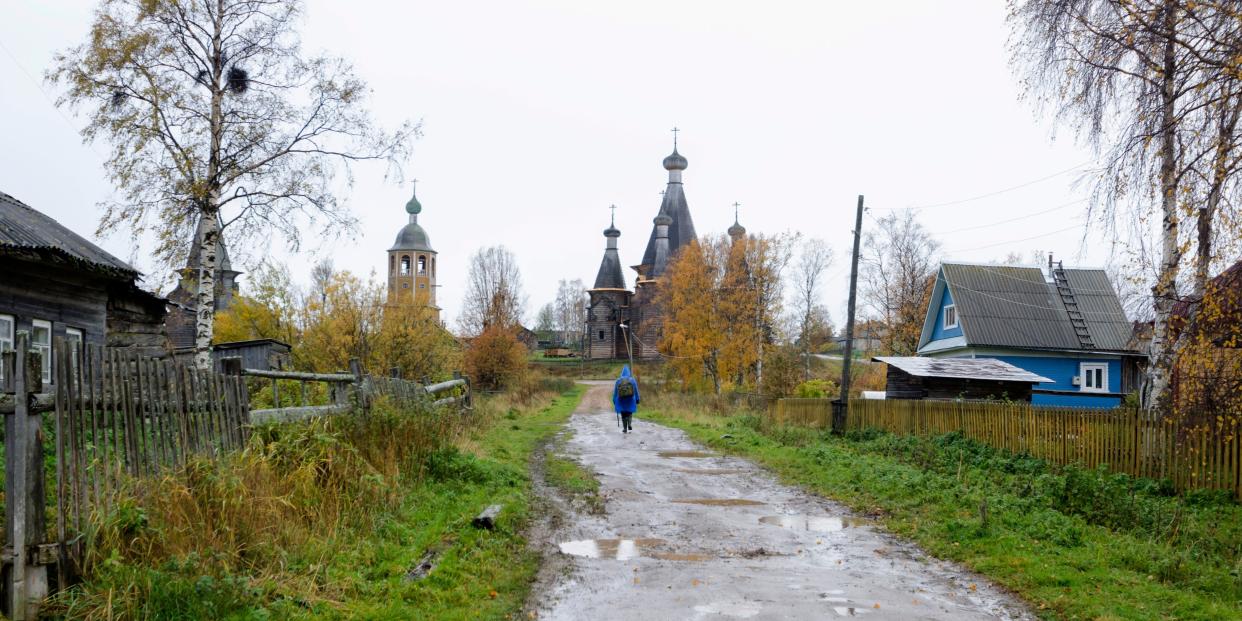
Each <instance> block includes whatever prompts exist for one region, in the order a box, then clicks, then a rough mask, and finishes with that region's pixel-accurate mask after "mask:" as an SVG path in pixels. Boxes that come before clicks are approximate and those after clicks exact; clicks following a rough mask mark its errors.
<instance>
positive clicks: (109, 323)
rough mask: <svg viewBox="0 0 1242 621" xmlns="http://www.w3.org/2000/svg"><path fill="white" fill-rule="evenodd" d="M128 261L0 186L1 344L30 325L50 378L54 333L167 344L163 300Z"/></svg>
mask: <svg viewBox="0 0 1242 621" xmlns="http://www.w3.org/2000/svg"><path fill="white" fill-rule="evenodd" d="M138 277H139V273H138V271H137V270H135V269H134V268H133V267H131V266H130V265H129V264H127V263H125V262H124V261H122V260H120V259H118V258H116V257H114V256H112V255H111V254H109V253H107V252H105V251H104V250H103V249H101V248H100V247H99V246H96V245H95V244H93V243H91V242H89V241H87V240H86V239H85V238H83V237H82V236H80V235H78V234H77V233H74V232H73V231H71V230H69V229H68V228H65V227H64V226H63V225H61V224H60V223H59V222H57V221H55V220H53V219H52V218H50V217H48V216H47V215H45V214H43V213H40V212H39V211H36V210H35V209H34V208H32V207H30V206H29V205H27V204H25V203H23V202H21V201H19V200H17V199H16V198H13V197H12V196H9V195H8V194H5V193H3V192H0V350H8V349H11V348H12V347H13V344H14V341H15V337H16V335H17V333H18V332H28V333H29V334H30V339H31V344H32V346H33V348H34V349H35V350H36V351H39V352H40V353H42V354H43V375H44V380H45V381H49V382H50V381H51V375H52V374H51V369H52V366H51V364H52V360H51V351H52V339H53V338H55V337H65V338H68V339H71V340H76V341H79V342H84V343H98V344H107V345H109V346H112V347H129V348H134V349H136V350H138V351H139V353H142V354H144V355H162V354H164V353H165V352H166V351H167V345H168V342H167V337H166V335H165V332H164V317H165V315H166V314H167V310H166V300H164V299H163V298H161V297H159V296H157V295H154V294H152V293H149V292H147V291H143V290H142V289H141V288H140V287H139V286H138V284H137V280H138Z"/></svg>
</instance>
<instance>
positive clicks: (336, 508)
mask: <svg viewBox="0 0 1242 621" xmlns="http://www.w3.org/2000/svg"><path fill="white" fill-rule="evenodd" d="M468 423H469V415H462V414H460V413H458V412H456V411H450V410H444V409H431V408H429V407H424V408H413V409H410V408H406V409H400V408H397V407H395V406H393V405H392V404H389V403H386V402H384V401H383V400H380V401H379V402H377V403H376V404H375V406H374V408H373V409H372V411H371V412H370V413H369V414H367V415H350V416H335V417H325V418H319V419H314V420H311V421H307V422H302V423H295V424H285V425H276V426H266V427H260V428H257V429H255V430H254V433H253V434H252V436H251V439H250V442H249V444H248V445H247V446H246V448H245V449H244V450H242V451H239V452H236V453H232V454H227V455H224V456H221V457H220V458H218V459H216V460H208V459H202V460H198V461H194V462H191V463H190V464H188V465H187V466H186V467H185V468H182V469H179V470H176V471H172V472H168V473H167V474H165V475H163V476H162V477H160V478H158V479H150V478H147V479H142V480H133V481H130V482H128V484H127V485H125V486H124V487H123V488H122V491H121V493H120V494H119V495H118V497H117V498H115V501H114V502H113V503H112V504H111V507H110V508H109V509H107V510H106V511H103V512H100V513H98V514H96V515H95V516H94V519H93V520H92V529H91V532H90V545H89V546H88V549H89V550H90V552H89V553H88V555H87V558H86V559H85V566H84V568H83V569H84V575H86V576H88V579H87V580H86V581H85V582H84V583H83V584H82V585H80V586H78V587H77V588H75V589H71V590H69V591H66V592H64V593H63V594H62V595H61V596H60V597H59V598H58V600H57V601H56V602H53V606H52V613H53V614H59V615H64V616H68V617H72V618H82V619H114V618H118V619H119V618H155V617H152V610H156V611H158V610H166V611H167V609H161V608H160V607H159V606H160V605H159V604H157V605H155V606H154V607H153V606H152V601H153V600H159V599H160V598H161V597H163V596H168V597H169V598H170V599H171V600H173V601H170V602H169V603H168V605H169V606H174V607H175V606H176V604H177V602H176V601H175V600H176V599H177V597H176V589H175V588H173V587H175V585H171V586H170V584H164V583H166V582H175V580H176V579H177V578H178V576H179V575H189V576H200V577H201V578H200V579H199V580H198V581H197V582H196V584H195V585H191V586H192V588H193V589H198V590H201V588H202V584H201V582H202V581H203V580H206V581H207V583H208V584H209V585H210V587H211V588H213V589H217V590H219V591H220V592H221V595H220V597H222V598H224V599H226V600H228V599H230V598H234V599H235V598H237V597H242V598H245V597H259V598H262V599H268V600H270V599H272V598H273V597H275V598H280V597H288V598H291V599H296V600H297V601H299V602H306V603H308V605H309V603H314V602H316V601H336V600H339V599H340V597H341V595H342V594H341V593H340V592H338V591H337V589H336V588H334V586H333V585H332V583H331V581H330V580H326V579H325V577H324V576H323V575H322V572H321V568H322V567H323V566H325V565H326V560H327V559H328V558H330V556H331V555H332V554H333V550H334V548H333V544H334V541H336V540H337V539H338V538H340V537H341V536H342V535H344V534H345V533H346V532H347V531H348V533H349V534H350V535H351V536H355V537H356V536H357V535H359V534H365V533H367V532H370V531H372V530H373V529H375V528H376V527H377V525H378V524H379V522H380V520H381V518H382V517H383V516H386V515H390V514H392V513H393V512H394V511H396V510H397V508H398V507H399V504H400V502H401V499H402V496H403V490H408V489H409V488H410V487H411V486H412V485H415V484H417V482H418V481H419V480H420V479H421V478H422V477H423V476H424V471H425V465H426V463H427V461H428V459H429V457H430V456H431V455H433V454H434V453H436V452H437V451H440V450H442V449H445V448H446V447H450V446H452V445H453V444H454V443H455V442H457V440H458V438H459V437H460V436H461V435H462V431H463V430H464V429H465V428H466V427H467V425H468ZM292 551H297V552H296V553H293V552H292ZM187 564H189V565H192V567H187ZM183 570H184V571H183ZM170 572H171V573H170ZM236 576H244V577H246V578H244V579H236V578H234V577H236ZM169 589H173V590H171V591H170V590H169ZM265 589H266V590H271V589H276V590H277V591H279V592H278V593H260V592H258V591H262V590H265ZM197 595H202V594H201V593H197ZM226 603H227V602H226ZM199 605H200V606H201V605H204V604H202V603H201V602H200V603H199ZM220 605H221V606H225V605H226V604H220ZM226 607H227V606H226ZM168 612H169V614H175V611H168ZM158 616H161V615H160V614H158V613H157V614H156V617H158ZM208 617H210V615H208Z"/></svg>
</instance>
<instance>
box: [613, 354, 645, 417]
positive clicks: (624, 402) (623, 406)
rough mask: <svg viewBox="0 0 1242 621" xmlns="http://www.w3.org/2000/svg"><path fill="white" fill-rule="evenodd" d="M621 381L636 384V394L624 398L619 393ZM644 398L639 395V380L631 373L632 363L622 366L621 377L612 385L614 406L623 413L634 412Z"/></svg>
mask: <svg viewBox="0 0 1242 621" xmlns="http://www.w3.org/2000/svg"><path fill="white" fill-rule="evenodd" d="M621 382H631V383H633V384H634V396H632V397H625V398H622V397H620V396H618V395H617V387H618V386H620V385H621ZM641 400H642V399H639V397H638V380H636V379H634V376H633V375H631V374H630V365H628V364H627V365H625V366H624V367H621V377H618V378H617V381H616V382H615V383H613V385H612V407H613V408H615V409H616V410H617V412H618V413H621V414H633V413H634V412H635V411H636V410H637V409H638V403H639V401H641Z"/></svg>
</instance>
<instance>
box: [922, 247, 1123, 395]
mask: <svg viewBox="0 0 1242 621" xmlns="http://www.w3.org/2000/svg"><path fill="white" fill-rule="evenodd" d="M1132 334H1133V328H1132V324H1131V323H1130V321H1129V320H1128V319H1126V316H1125V313H1124V312H1123V311H1122V309H1121V302H1120V301H1119V300H1118V299H1117V293H1116V292H1115V291H1114V290H1113V287H1112V283H1110V282H1109V280H1108V276H1107V275H1106V274H1105V273H1104V270H1099V269H1066V268H1064V267H1062V266H1061V265H1060V264H1055V265H1053V264H1051V263H1050V264H1049V268H1048V269H1047V270H1044V269H1041V268H1038V267H1020V266H1003V265H973V264H964V263H942V264H941V265H940V270H939V271H938V272H937V274H936V284H935V288H934V289H933V291H932V295H931V301H930V304H929V305H928V309H927V317H926V319H925V320H924V323H923V332H922V335H921V336H920V338H919V348H918V354H919V355H920V356H932V357H950V358H995V359H998V360H1002V361H1004V362H1007V363H1009V364H1011V365H1013V366H1015V367H1018V368H1020V369H1025V370H1027V371H1030V372H1031V373H1035V374H1037V375H1040V376H1043V377H1044V378H1046V379H1049V380H1051V381H1048V382H1043V383H1039V384H1036V385H1035V386H1034V387H1033V389H1032V395H1031V402H1032V403H1033V404H1035V405H1047V406H1071V407H1093V408H1107V407H1115V406H1117V405H1120V404H1121V400H1122V398H1124V397H1125V396H1126V395H1127V394H1128V393H1130V392H1133V391H1135V390H1137V389H1138V386H1137V383H1138V377H1139V372H1138V368H1139V363H1140V361H1141V360H1142V358H1143V356H1142V354H1141V353H1140V352H1139V351H1138V349H1137V348H1136V347H1135V345H1134V339H1133V338H1132Z"/></svg>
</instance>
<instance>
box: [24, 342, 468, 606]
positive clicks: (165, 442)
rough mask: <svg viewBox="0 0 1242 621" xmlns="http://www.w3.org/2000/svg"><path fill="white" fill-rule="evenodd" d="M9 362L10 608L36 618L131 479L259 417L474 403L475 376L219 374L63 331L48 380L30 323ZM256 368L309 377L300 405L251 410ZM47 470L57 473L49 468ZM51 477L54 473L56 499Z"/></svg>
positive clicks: (210, 453)
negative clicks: (309, 391) (310, 388)
mask: <svg viewBox="0 0 1242 621" xmlns="http://www.w3.org/2000/svg"><path fill="white" fill-rule="evenodd" d="M0 362H2V363H3V364H4V365H5V366H4V370H3V374H2V375H3V377H4V384H3V387H2V388H3V389H2V390H0V413H2V414H5V415H6V416H4V420H5V435H4V447H5V455H4V464H5V487H4V491H5V494H4V501H5V502H4V505H5V506H4V516H5V528H4V539H3V540H0V543H2V544H3V545H4V547H3V552H2V558H0V560H2V562H3V567H4V570H3V572H0V575H2V576H3V579H0V591H2V592H3V595H4V597H3V605H2V606H0V609H2V611H3V612H4V613H5V614H6V615H8V616H9V618H10V619H15V620H16V619H22V620H24V619H29V618H34V617H35V616H36V615H37V607H38V602H39V601H41V600H42V599H43V598H44V597H45V596H46V595H47V594H48V593H49V592H51V591H53V590H55V589H56V588H58V586H59V585H65V584H68V582H69V580H70V578H71V576H73V575H75V574H77V573H78V571H79V569H80V567H81V563H82V558H83V555H84V553H85V545H86V533H87V532H88V531H89V527H90V524H91V522H92V520H93V519H95V518H96V517H98V516H99V515H103V514H106V512H107V511H108V510H109V508H110V507H112V506H114V502H115V500H116V499H117V498H118V496H119V494H120V491H121V488H122V486H123V485H124V484H126V483H127V482H128V481H132V480H134V479H137V478H141V477H146V476H152V475H156V474H158V473H159V472H160V471H161V470H163V469H166V468H175V467H178V466H182V465H184V464H186V462H187V461H189V460H190V459H192V458H194V457H196V456H207V457H215V456H217V455H220V454H221V453H223V452H225V451H231V450H237V449H239V448H241V447H242V446H244V445H245V444H246V441H247V438H248V436H249V430H250V427H251V425H252V424H258V423H262V422H269V421H291V420H298V419H303V418H307V417H311V416H318V415H325V414H339V413H345V412H349V411H352V410H365V409H367V407H369V404H370V401H371V399H372V398H373V397H374V396H376V395H385V396H387V397H388V398H389V399H392V400H394V401H396V402H398V403H406V402H412V401H420V402H425V403H431V404H435V405H450V404H457V405H461V406H463V407H468V406H469V404H470V385H469V382H468V381H467V380H466V379H465V378H462V377H460V376H458V377H456V378H455V379H453V380H450V381H447V382H441V383H439V384H433V385H430V386H426V385H422V384H417V383H415V382H409V381H405V380H401V379H395V378H372V377H370V376H367V375H364V374H363V373H362V371H361V367H360V366H359V365H357V364H356V363H354V364H351V373H349V374H344V373H338V374H314V373H295V372H287V371H263V370H256V369H241V368H233V369H229V370H228V371H227V372H225V373H217V372H213V371H199V370H197V369H194V368H192V367H187V366H185V365H184V364H181V363H179V362H176V361H174V360H170V359H153V358H144V357H139V356H136V355H134V354H132V353H130V352H127V351H125V350H118V349H112V348H105V347H102V346H98V345H93V344H88V345H86V346H85V347H83V346H82V345H80V344H75V343H70V342H66V341H64V340H63V339H60V338H58V339H57V340H56V342H55V344H54V346H53V351H52V364H51V365H50V369H49V371H50V376H51V378H50V379H51V380H52V381H51V385H50V386H45V385H44V384H43V382H42V378H41V376H42V360H41V356H40V355H39V352H38V351H36V350H34V349H33V348H32V347H31V345H30V343H29V338H28V336H27V335H26V334H24V333H23V334H19V336H18V339H17V348H16V351H14V352H9V353H7V354H5V355H4V356H3V357H2V361H0ZM251 377H253V378H263V379H271V380H272V381H273V383H274V384H273V385H275V382H276V381H279V380H285V381H290V380H292V381H297V382H299V383H301V384H302V386H303V389H302V391H301V393H302V395H303V397H302V402H301V405H299V406H297V407H286V408H272V409H266V410H252V409H251V407H250V393H249V391H248V389H247V381H248V378H251ZM306 382H326V383H328V384H329V385H330V387H331V390H330V392H329V394H330V397H329V401H330V403H328V404H327V405H318V406H316V405H307V403H306V400H305V394H306V391H305V383H306ZM45 388H46V389H47V390H45ZM274 401H275V402H276V403H279V395H277V396H276V399H274ZM45 440H46V441H48V443H49V444H50V446H47V447H45V446H44V444H45ZM49 449H51V450H49ZM47 460H50V461H47ZM49 470H54V476H52V477H45V471H49ZM45 481H47V482H49V483H50V482H53V481H54V487H55V489H54V494H55V496H54V499H51V498H49V495H48V494H47V492H46V490H45V487H46V485H45ZM49 509H52V511H51V513H52V514H53V515H54V521H55V523H54V524H50V525H49V524H48V519H47V516H48V513H49ZM17 542H22V545H15V544H16V543H17ZM49 568H53V571H52V572H51V573H49Z"/></svg>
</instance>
